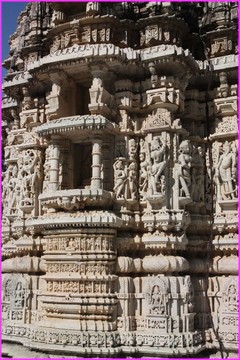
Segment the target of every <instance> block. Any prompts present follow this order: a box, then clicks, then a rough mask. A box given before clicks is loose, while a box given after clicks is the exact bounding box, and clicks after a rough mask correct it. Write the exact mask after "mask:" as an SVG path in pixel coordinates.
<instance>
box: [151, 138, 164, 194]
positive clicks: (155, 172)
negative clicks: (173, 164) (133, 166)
mask: <svg viewBox="0 0 240 360" xmlns="http://www.w3.org/2000/svg"><path fill="white" fill-rule="evenodd" d="M166 151H167V146H166V144H164V143H161V142H160V139H159V138H153V140H152V141H151V144H150V158H151V168H150V177H151V185H152V190H153V194H159V192H158V190H157V187H158V186H159V182H160V176H161V175H162V174H163V171H164V169H165V167H166Z"/></svg>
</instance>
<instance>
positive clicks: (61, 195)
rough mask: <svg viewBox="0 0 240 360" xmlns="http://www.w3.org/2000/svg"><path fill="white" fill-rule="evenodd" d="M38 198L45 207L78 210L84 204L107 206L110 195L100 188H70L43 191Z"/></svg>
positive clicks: (82, 207) (109, 201) (83, 206)
mask: <svg viewBox="0 0 240 360" xmlns="http://www.w3.org/2000/svg"><path fill="white" fill-rule="evenodd" d="M39 200H40V202H41V204H42V205H43V206H45V207H46V208H54V209H59V208H60V209H65V210H76V209H77V210H79V209H84V208H85V206H107V205H109V204H111V202H112V195H111V193H110V192H108V191H105V190H102V189H70V190H58V191H54V192H49V193H48V192H46V193H43V194H41V195H39Z"/></svg>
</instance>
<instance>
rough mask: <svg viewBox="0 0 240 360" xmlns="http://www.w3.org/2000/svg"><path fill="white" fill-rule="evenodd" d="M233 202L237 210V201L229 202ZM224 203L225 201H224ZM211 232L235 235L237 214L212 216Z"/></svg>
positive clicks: (229, 213)
mask: <svg viewBox="0 0 240 360" xmlns="http://www.w3.org/2000/svg"><path fill="white" fill-rule="evenodd" d="M231 201H232V202H233V203H234V205H235V207H236V208H237V200H235V199H234V200H229V202H231ZM225 203H226V201H225ZM213 230H214V231H215V232H216V233H219V234H223V233H224V232H230V233H237V231H238V212H237V210H235V211H233V212H226V213H220V214H215V215H214V223H213Z"/></svg>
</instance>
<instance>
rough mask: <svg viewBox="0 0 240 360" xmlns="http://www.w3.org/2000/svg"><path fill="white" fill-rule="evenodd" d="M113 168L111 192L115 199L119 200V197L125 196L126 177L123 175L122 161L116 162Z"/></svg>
mask: <svg viewBox="0 0 240 360" xmlns="http://www.w3.org/2000/svg"><path fill="white" fill-rule="evenodd" d="M113 168H114V178H115V181H114V183H115V185H114V188H113V190H114V192H115V194H116V198H117V199H119V198H121V197H124V195H125V187H126V181H127V175H126V173H125V170H124V165H123V162H122V160H117V161H116V162H115V163H114V164H113Z"/></svg>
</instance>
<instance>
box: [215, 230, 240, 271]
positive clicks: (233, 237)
mask: <svg viewBox="0 0 240 360" xmlns="http://www.w3.org/2000/svg"><path fill="white" fill-rule="evenodd" d="M212 244H213V248H214V250H224V251H228V250H230V251H233V250H235V251H236V252H237V251H238V234H227V235H224V236H216V237H215V238H214V240H213V243H212ZM236 272H237V271H236Z"/></svg>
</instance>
